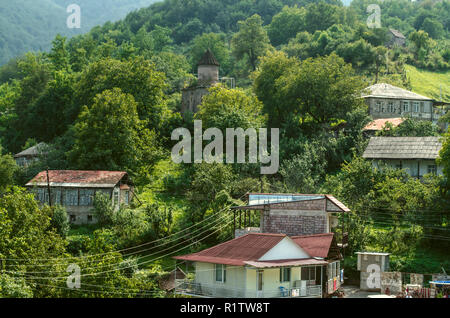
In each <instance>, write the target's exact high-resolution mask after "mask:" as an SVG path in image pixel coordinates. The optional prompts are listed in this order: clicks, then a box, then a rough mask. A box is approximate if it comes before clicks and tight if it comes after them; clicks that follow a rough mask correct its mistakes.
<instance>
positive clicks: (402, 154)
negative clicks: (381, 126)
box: [363, 137, 443, 178]
mask: <svg viewBox="0 0 450 318" xmlns="http://www.w3.org/2000/svg"><path fill="white" fill-rule="evenodd" d="M441 148H442V143H441V141H440V140H439V137H372V138H370V141H369V145H368V146H367V148H366V150H365V151H364V154H363V158H365V159H369V160H372V162H373V166H374V167H376V168H382V167H383V165H388V166H389V167H391V168H394V169H404V170H405V171H406V172H407V173H408V174H409V175H410V176H412V177H415V178H422V177H423V176H424V175H426V174H436V175H442V173H443V172H442V166H440V165H438V164H437V163H436V159H437V158H438V156H439V151H440V150H441Z"/></svg>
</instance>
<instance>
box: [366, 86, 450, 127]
mask: <svg viewBox="0 0 450 318" xmlns="http://www.w3.org/2000/svg"><path fill="white" fill-rule="evenodd" d="M362 97H363V98H364V99H365V101H366V104H367V106H368V108H369V115H371V116H372V118H373V119H374V120H376V119H388V118H390V119H392V118H399V117H403V118H405V117H410V118H414V119H420V120H428V121H431V122H433V123H434V124H438V120H439V118H441V117H442V116H443V115H445V114H446V112H447V108H448V105H447V104H446V103H444V102H439V101H435V100H433V99H432V98H429V97H426V96H422V95H419V94H416V93H413V92H411V91H408V90H406V89H403V88H400V87H396V86H393V85H389V84H385V83H380V84H375V85H372V86H370V87H367V88H366V89H365V90H364V93H363V95H362Z"/></svg>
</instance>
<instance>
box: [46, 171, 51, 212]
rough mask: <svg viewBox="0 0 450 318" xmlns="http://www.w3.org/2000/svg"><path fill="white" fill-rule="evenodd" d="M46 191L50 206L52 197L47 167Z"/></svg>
mask: <svg viewBox="0 0 450 318" xmlns="http://www.w3.org/2000/svg"><path fill="white" fill-rule="evenodd" d="M47 190H48V205H49V206H52V195H51V192H50V179H49V177H48V167H47Z"/></svg>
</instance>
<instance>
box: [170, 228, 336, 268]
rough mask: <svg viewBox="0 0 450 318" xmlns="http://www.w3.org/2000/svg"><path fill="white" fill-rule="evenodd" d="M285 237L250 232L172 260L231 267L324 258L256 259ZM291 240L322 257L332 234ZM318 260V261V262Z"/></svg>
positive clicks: (288, 263)
mask: <svg viewBox="0 0 450 318" xmlns="http://www.w3.org/2000/svg"><path fill="white" fill-rule="evenodd" d="M285 237H287V236H286V235H284V234H267V233H249V234H247V235H244V236H241V237H238V238H235V239H233V240H231V241H228V242H225V243H222V244H219V245H216V246H214V247H211V248H208V249H206V250H203V251H200V252H198V253H193V254H189V255H183V256H176V257H174V258H175V259H179V260H185V261H194V262H204V263H213V264H225V265H234V266H244V265H251V266H255V267H279V266H289V265H292V266H294V263H295V265H308V264H319V263H320V262H323V263H324V264H326V262H325V261H321V260H315V259H314V258H308V259H302V260H275V261H258V260H259V259H260V258H261V257H262V256H263V255H265V254H266V253H267V252H268V251H269V250H271V249H272V248H273V247H274V246H275V245H277V244H278V243H279V242H281V240H283V239H284V238H285ZM292 240H293V241H294V242H295V243H296V244H297V245H299V246H300V247H301V248H303V249H304V250H305V251H306V252H307V253H308V254H309V255H310V256H311V257H320V258H325V257H327V255H328V251H329V249H330V246H331V242H332V240H333V233H327V234H318V235H309V236H296V237H292ZM318 262H319V263H318Z"/></svg>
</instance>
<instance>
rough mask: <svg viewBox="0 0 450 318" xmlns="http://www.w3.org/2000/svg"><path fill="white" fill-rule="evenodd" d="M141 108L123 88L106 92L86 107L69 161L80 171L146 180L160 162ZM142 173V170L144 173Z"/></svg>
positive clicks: (78, 125) (154, 139)
mask: <svg viewBox="0 0 450 318" xmlns="http://www.w3.org/2000/svg"><path fill="white" fill-rule="evenodd" d="M137 108H138V104H137V103H136V101H135V100H134V98H133V96H132V95H130V94H125V93H123V92H122V90H121V89H120V88H114V89H112V90H105V91H104V92H103V93H102V94H99V95H98V96H97V97H95V98H94V103H93V104H92V106H91V107H89V108H88V107H86V106H85V107H84V108H83V110H82V112H81V114H80V116H79V118H78V120H77V122H76V124H75V126H74V134H75V144H74V146H73V149H72V150H71V151H70V152H69V159H70V160H71V162H73V165H74V166H76V167H77V168H79V169H100V170H127V171H130V172H132V173H135V174H138V172H139V174H140V175H141V176H142V177H144V176H146V175H147V174H148V167H150V166H151V165H152V163H154V162H155V160H156V159H157V158H158V155H159V151H158V146H157V140H156V136H155V133H154V132H152V131H150V130H148V129H147V128H145V127H144V122H143V121H141V120H140V119H139V116H138V110H137ZM142 169H143V170H142Z"/></svg>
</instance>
